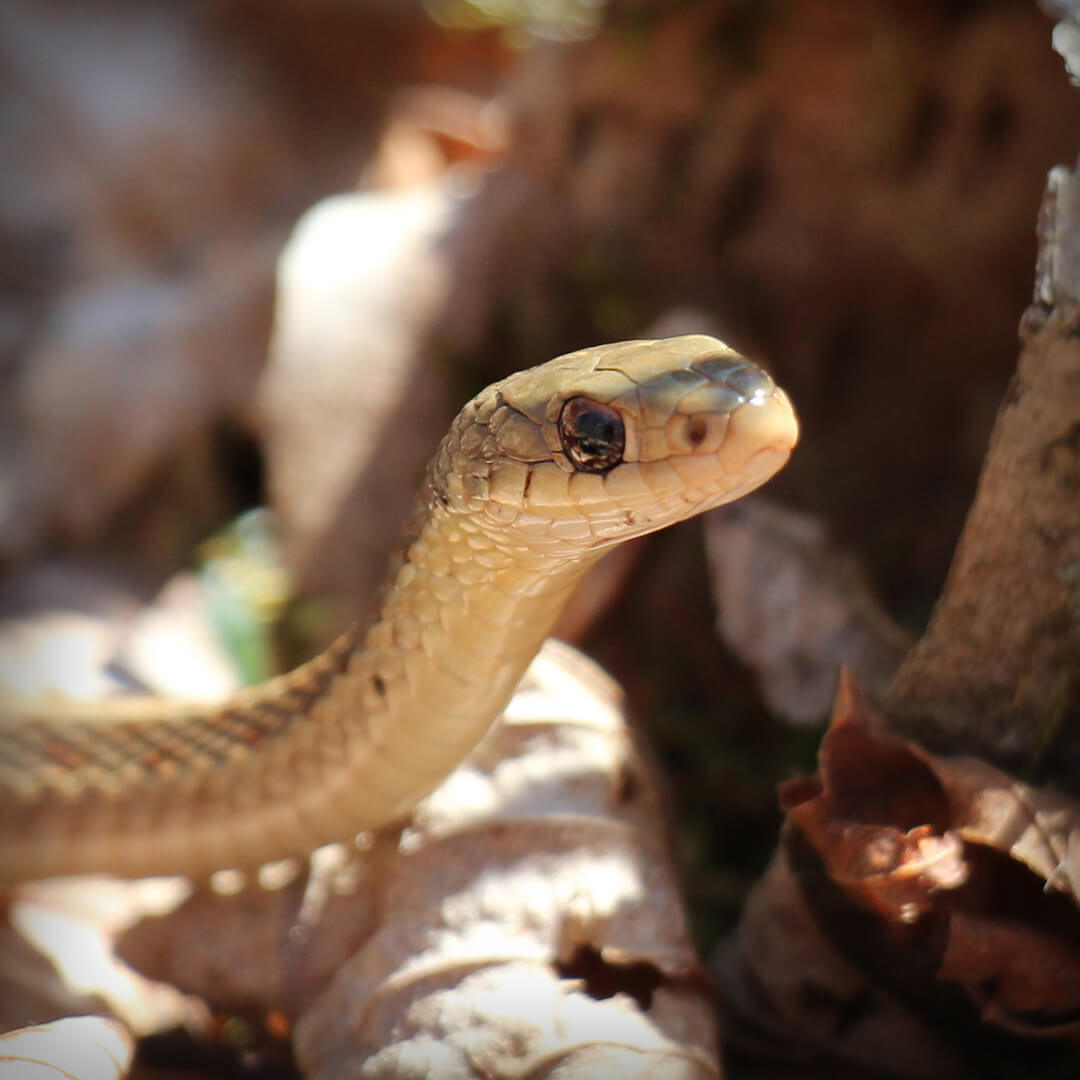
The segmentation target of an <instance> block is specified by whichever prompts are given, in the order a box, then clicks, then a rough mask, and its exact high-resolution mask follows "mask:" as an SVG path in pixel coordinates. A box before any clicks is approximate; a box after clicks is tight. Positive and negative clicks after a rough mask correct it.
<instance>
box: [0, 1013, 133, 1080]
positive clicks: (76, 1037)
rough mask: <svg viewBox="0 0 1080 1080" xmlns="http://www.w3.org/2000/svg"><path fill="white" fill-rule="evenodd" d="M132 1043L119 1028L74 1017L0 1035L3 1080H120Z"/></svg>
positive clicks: (95, 1019) (108, 1022) (98, 1020)
mask: <svg viewBox="0 0 1080 1080" xmlns="http://www.w3.org/2000/svg"><path fill="white" fill-rule="evenodd" d="M134 1049H135V1044H134V1042H133V1041H132V1038H131V1036H130V1035H129V1034H128V1033H127V1032H126V1031H125V1030H124V1027H123V1025H122V1024H118V1023H117V1022H116V1021H115V1020H105V1019H103V1018H102V1017H100V1016H75V1017H69V1018H68V1019H66V1020H54V1021H53V1022H52V1023H51V1024H41V1025H39V1026H38V1027H30V1028H21V1029H20V1030H18V1031H12V1032H9V1033H8V1034H6V1035H0V1077H2V1078H3V1080H72V1078H73V1077H77V1078H78V1080H123V1078H124V1077H125V1076H127V1074H128V1067H129V1066H130V1064H131V1058H132V1054H133V1053H134Z"/></svg>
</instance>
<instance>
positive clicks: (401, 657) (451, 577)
mask: <svg viewBox="0 0 1080 1080" xmlns="http://www.w3.org/2000/svg"><path fill="white" fill-rule="evenodd" d="M413 533H414V539H413V540H412V542H411V543H410V544H409V545H408V547H407V548H406V549H405V551H404V553H403V555H402V556H400V558H399V561H398V565H397V569H396V573H394V574H393V575H392V579H391V587H390V588H388V589H387V591H386V594H385V599H384V601H383V603H382V604H381V606H380V609H379V611H378V614H377V618H376V621H375V622H374V623H373V624H372V626H371V627H370V629H369V630H368V632H367V634H366V636H365V637H364V638H363V640H362V641H361V642H358V643H357V647H356V648H355V649H354V651H353V653H352V655H351V656H350V657H349V659H348V660H347V662H346V663H345V664H344V665H343V668H342V670H341V672H340V674H338V675H337V676H336V677H335V678H334V679H333V680H332V681H331V683H330V685H329V686H327V688H326V691H325V694H324V696H323V698H322V700H321V702H320V703H319V704H318V705H317V706H316V711H317V712H318V711H323V712H325V711H326V710H327V709H335V710H336V711H338V712H339V715H343V716H344V717H345V721H346V726H347V729H348V730H347V738H346V746H347V757H348V758H349V759H351V760H352V761H354V762H355V763H356V764H357V765H361V766H362V767H363V768H364V769H365V775H369V774H368V773H367V772H366V770H367V768H368V763H369V762H370V761H371V759H372V758H378V759H379V760H378V769H377V770H372V771H371V773H370V775H372V776H377V777H378V783H379V787H380V790H379V791H378V792H373V795H375V796H376V798H377V799H378V800H379V801H380V802H384V803H385V805H386V806H387V808H388V809H387V811H386V813H385V814H382V815H380V817H384V818H385V820H386V821H389V820H392V819H393V818H394V817H395V816H397V815H398V812H399V808H400V809H401V810H403V809H404V807H405V801H406V800H408V802H409V803H410V804H411V802H413V801H415V788H416V785H417V781H418V780H419V779H422V780H423V782H424V785H425V787H427V788H429V789H433V788H434V787H435V786H437V784H438V782H439V781H440V780H441V779H442V778H443V777H444V776H445V775H446V772H447V761H448V760H450V759H451V758H456V759H458V760H460V759H462V758H464V757H465V756H466V755H467V754H468V753H469V752H470V751H471V749H472V748H473V747H474V746H475V745H476V743H477V742H478V741H479V739H480V738H481V737H482V736H483V734H484V732H485V731H486V730H487V729H488V728H489V727H490V726H491V723H492V721H493V720H494V719H495V718H496V717H497V716H498V714H499V713H500V712H501V711H502V709H503V707H504V706H505V705H506V703H507V702H508V701H509V700H510V697H511V695H512V694H513V692H514V689H515V687H516V686H517V684H518V682H519V681H520V679H521V676H522V675H523V674H524V672H525V669H526V668H527V667H528V665H529V662H530V661H531V660H532V658H533V656H534V655H535V654H536V652H537V650H538V649H539V648H540V645H541V644H542V643H543V641H544V639H545V638H546V637H547V636H548V634H549V632H550V630H551V628H552V627H553V625H554V624H555V622H556V620H557V619H558V617H559V614H560V612H561V611H562V609H563V608H564V606H565V604H566V601H567V599H568V597H569V594H570V592H571V591H572V590H573V588H574V586H575V585H576V584H577V582H578V581H579V580H580V578H581V577H582V575H583V574H584V573H585V572H586V570H587V569H588V568H589V566H590V565H591V564H592V563H593V562H595V558H594V557H591V556H586V557H584V558H581V559H577V560H573V561H571V560H568V559H566V558H565V557H564V558H561V559H554V558H552V557H550V556H545V555H543V554H538V553H536V552H535V551H526V550H523V549H520V548H508V547H506V546H505V545H500V543H499V542H498V541H497V540H496V539H495V538H494V537H493V536H491V535H488V534H487V533H485V532H484V531H483V530H482V529H480V528H478V527H477V525H476V524H475V521H474V519H472V518H470V517H469V516H468V515H467V514H465V513H464V512H457V511H455V510H453V509H452V508H450V507H448V506H445V505H443V504H441V503H439V502H435V504H434V506H432V507H430V508H429V509H428V510H427V511H426V513H425V514H424V516H423V521H422V524H421V525H420V526H419V527H418V528H415V529H414V530H413ZM314 718H315V719H318V717H314ZM433 720H434V721H435V723H434V725H433ZM413 732H415V735H416V738H415V739H413V738H410V737H408V736H411V735H412V734H413ZM397 782H400V786H401V790H402V793H403V794H402V801H401V802H400V803H398V802H396V801H395V800H394V798H393V795H394V794H395V793H394V790H393V789H394V787H395V786H396V784H397ZM390 807H393V809H390ZM372 824H377V822H372Z"/></svg>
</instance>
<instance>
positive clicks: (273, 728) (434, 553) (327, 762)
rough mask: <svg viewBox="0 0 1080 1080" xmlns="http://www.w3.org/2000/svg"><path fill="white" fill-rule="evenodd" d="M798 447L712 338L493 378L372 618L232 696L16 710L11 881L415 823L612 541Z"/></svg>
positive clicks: (770, 383) (770, 400) (269, 853)
mask: <svg viewBox="0 0 1080 1080" xmlns="http://www.w3.org/2000/svg"><path fill="white" fill-rule="evenodd" d="M798 435H799V427H798V421H797V419H796V415H795V412H794V409H793V407H792V405H791V402H790V400H789V398H788V396H787V395H786V394H785V392H784V391H783V389H781V388H780V387H779V386H778V385H777V383H776V382H775V381H774V380H773V379H772V377H771V376H770V375H768V374H767V373H766V372H765V371H764V370H763V369H762V368H761V367H760V366H758V365H757V364H756V363H754V362H752V361H751V360H749V359H747V358H746V357H745V356H743V355H741V354H740V353H738V352H736V351H735V350H734V349H732V348H730V347H729V346H727V345H725V344H724V343H723V342H721V341H719V340H717V339H716V338H713V337H709V336H706V335H701V334H692V335H684V336H680V337H674V338H667V339H660V340H639V341H627V342H620V343H616V344H610V345H602V346H597V347H592V348H587V349H582V350H579V351H576V352H572V353H568V354H566V355H564V356H560V357H558V358H556V359H554V360H551V361H549V362H547V363H545V364H541V365H539V366H537V367H533V368H530V369H528V370H525V371H520V372H518V373H516V374H513V375H510V376H509V377H507V378H505V379H503V380H501V381H499V382H496V383H494V384H493V385H491V386H489V387H488V388H487V389H485V390H483V391H482V392H481V393H479V394H478V395H477V396H476V397H474V398H473V399H472V400H471V401H470V402H469V403H468V404H467V405H466V406H465V407H464V408H463V409H462V411H461V412H460V414H459V415H458V416H457V418H456V419H455V420H454V421H453V423H452V425H451V427H450V430H449V432H448V433H447V435H446V436H445V438H443V440H442V442H441V443H440V445H439V448H438V450H437V452H436V453H435V456H434V458H433V459H432V461H431V463H430V464H429V466H428V468H427V472H426V474H425V478H424V482H423V485H422V487H421V490H420V494H419V496H418V498H417V501H416V504H415V509H414V511H413V513H412V515H411V517H410V518H409V520H408V522H407V524H406V527H405V536H404V540H403V542H402V544H401V546H400V548H399V550H398V551H397V552H396V553H395V556H394V558H393V560H392V565H391V567H390V571H389V575H388V578H387V584H386V585H385V586H384V589H383V591H382V594H381V599H380V600H379V602H378V604H377V605H376V611H375V614H374V616H373V618H372V619H371V621H370V622H369V624H367V626H366V627H365V628H363V629H361V628H360V627H359V626H358V627H354V628H353V629H352V630H350V631H348V632H346V633H345V634H344V635H342V636H341V637H340V638H339V639H338V640H337V641H335V642H334V643H333V644H332V645H331V646H330V647H329V648H327V649H326V650H325V651H324V652H323V653H321V654H319V655H317V656H316V657H315V658H314V659H312V660H309V661H307V662H306V663H304V664H302V665H301V666H300V667H298V668H296V669H294V670H292V671H291V672H288V673H287V674H284V675H281V676H278V677H277V678H274V679H271V680H269V681H268V682H265V683H262V684H260V685H258V686H254V687H249V688H247V689H245V690H242V691H240V692H239V693H238V694H237V695H235V696H234V697H233V698H231V699H229V700H227V701H225V702H223V703H220V704H214V705H208V704H191V703H184V702H180V701H169V700H159V699H154V698H151V697H147V696H137V695H131V696H116V697H112V698H106V699H103V700H102V701H97V702H89V701H87V702H80V701H72V700H67V699H59V698H55V697H51V696H43V697H36V698H19V697H16V696H15V695H14V694H13V693H5V694H3V695H2V696H0V881H4V882H9V883H10V882H17V881H24V880H33V879H37V878H45V877H54V876H63V875H69V874H84V873H109V874H113V875H117V876H120V877H129V878H137V877H146V876H151V875H159V874H186V875H189V876H193V877H202V876H206V875H210V874H212V873H213V872H214V871H217V870H220V869H223V868H253V867H258V866H261V865H263V864H265V863H268V862H273V861H276V860H280V859H285V858H290V857H302V856H304V855H305V854H306V853H309V852H310V851H312V850H314V849H315V848H317V847H320V846H322V845H324V844H327V843H330V842H348V841H349V840H351V839H355V838H356V837H358V836H363V835H364V834H370V833H371V832H372V831H374V830H378V829H382V828H386V827H388V826H391V825H394V824H395V823H401V822H404V821H406V820H407V819H408V817H409V815H410V813H411V812H412V811H413V810H414V808H415V807H416V806H417V804H418V803H419V802H420V801H421V800H422V799H423V798H424V797H425V796H426V795H428V794H430V793H431V792H432V791H433V790H434V789H435V788H436V787H438V786H439V784H440V783H441V782H442V781H443V780H444V779H445V778H446V777H447V776H448V775H449V774H450V773H451V772H452V771H453V770H454V769H456V768H457V766H458V765H460V764H461V763H462V762H463V761H464V760H465V759H466V758H467V757H468V755H469V754H470V753H471V752H472V750H473V749H474V748H475V747H476V746H477V745H478V743H479V742H480V741H481V740H482V739H483V738H484V736H485V734H486V733H487V732H488V730H489V729H490V728H491V727H492V725H493V723H494V722H495V721H496V720H497V718H498V717H499V715H500V713H501V712H502V710H503V708H504V707H505V706H506V704H507V703H508V701H509V700H510V697H511V696H512V694H513V693H514V690H515V688H516V686H517V684H518V682H519V680H520V679H521V678H522V676H523V674H524V673H525V670H526V668H527V667H528V665H529V664H530V662H531V660H532V659H533V657H534V656H535V654H536V653H537V651H538V650H539V648H540V647H541V645H542V644H543V642H544V640H545V638H546V637H547V636H548V635H549V633H550V632H551V630H552V628H553V626H554V624H555V622H556V620H557V619H558V617H559V614H560V613H561V612H562V610H563V608H564V606H565V605H566V603H567V600H568V598H569V596H570V594H571V592H572V591H573V589H574V587H575V586H576V585H577V583H578V582H579V581H580V580H581V578H582V576H583V575H584V574H585V573H587V571H588V570H589V568H590V567H591V566H593V565H594V564H595V563H596V562H597V560H598V559H600V558H601V556H602V555H603V554H604V553H605V552H607V551H609V550H610V549H611V548H613V547H614V546H616V545H618V544H621V543H624V542H625V541H627V540H630V539H632V538H635V537H640V536H643V535H645V534H646V533H650V532H653V531H655V530H657V529H660V528H663V527H665V526H667V525H670V524H672V523H674V522H677V521H681V520H684V519H687V518H690V517H692V516H694V515H696V514H699V513H701V512H703V511H705V510H709V509H711V508H713V507H716V506H719V505H721V504H723V503H727V502H730V501H732V500H734V499H737V498H739V497H740V496H742V495H744V494H746V493H747V492H749V491H751V490H753V489H755V488H757V487H758V486H759V485H761V484H763V483H764V482H765V481H767V480H768V479H770V478H771V477H772V476H773V475H774V474H775V473H776V472H777V470H778V469H780V468H781V467H782V466H783V465H784V463H785V462H786V461H787V459H788V457H789V455H790V453H791V451H792V449H793V448H794V446H795V444H796V442H797V440H798Z"/></svg>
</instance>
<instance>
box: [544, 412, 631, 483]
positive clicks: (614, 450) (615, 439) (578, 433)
mask: <svg viewBox="0 0 1080 1080" xmlns="http://www.w3.org/2000/svg"><path fill="white" fill-rule="evenodd" d="M559 437H560V438H561V439H562V444H563V449H564V450H565V451H566V456H567V457H568V458H570V460H571V461H572V462H573V463H574V464H575V465H576V466H577V467H578V468H579V469H582V470H584V471H585V472H595V473H603V472H607V471H608V470H609V469H612V468H613V467H614V466H616V465H618V463H619V462H620V461H622V456H623V450H624V449H625V448H626V431H625V429H624V428H623V422H622V417H621V416H619V414H618V413H617V412H616V411H615V410H614V409H612V408H609V407H608V406H607V405H601V404H600V403H599V402H596V401H589V399H588V398H581V397H577V398H571V399H570V400H569V401H568V402H567V403H566V404H565V405H564V406H563V410H562V414H561V415H560V416H559Z"/></svg>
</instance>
